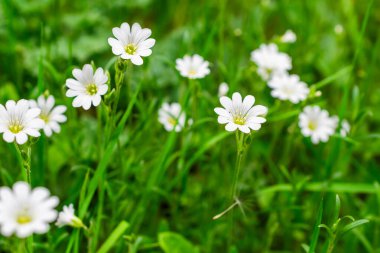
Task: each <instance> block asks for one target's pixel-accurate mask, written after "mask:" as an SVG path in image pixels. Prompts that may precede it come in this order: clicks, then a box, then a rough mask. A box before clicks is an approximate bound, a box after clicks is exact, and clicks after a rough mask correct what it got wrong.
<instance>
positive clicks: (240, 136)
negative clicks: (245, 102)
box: [228, 130, 245, 248]
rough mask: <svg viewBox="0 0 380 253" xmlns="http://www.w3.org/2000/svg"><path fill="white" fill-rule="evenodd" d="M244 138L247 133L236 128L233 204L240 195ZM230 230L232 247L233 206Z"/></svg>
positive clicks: (229, 243)
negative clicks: (239, 182)
mask: <svg viewBox="0 0 380 253" xmlns="http://www.w3.org/2000/svg"><path fill="white" fill-rule="evenodd" d="M244 139H245V135H244V133H242V132H240V131H239V130H236V148H237V152H236V163H235V170H234V176H233V181H232V187H231V195H230V202H231V203H233V204H232V205H234V206H235V205H236V204H235V203H236V199H237V198H238V197H239V190H238V181H239V174H240V167H241V162H242V160H243V155H244V150H245V146H244ZM229 228H230V229H229V230H230V233H231V235H230V236H229V238H228V247H229V248H230V247H231V246H232V243H233V238H234V208H231V214H230V218H229Z"/></svg>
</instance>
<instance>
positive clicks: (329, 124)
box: [299, 106, 338, 144]
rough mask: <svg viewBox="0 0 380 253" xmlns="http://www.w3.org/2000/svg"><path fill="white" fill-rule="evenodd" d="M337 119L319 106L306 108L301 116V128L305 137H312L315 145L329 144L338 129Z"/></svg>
mask: <svg viewBox="0 0 380 253" xmlns="http://www.w3.org/2000/svg"><path fill="white" fill-rule="evenodd" d="M337 123H338V121H337V118H336V117H330V116H329V113H328V112H327V111H326V110H322V109H321V108H320V107H319V106H306V107H305V108H304V109H303V112H302V113H301V114H300V115H299V127H300V128H301V132H302V134H303V135H304V136H305V137H311V141H312V142H313V143H314V144H318V143H319V142H327V141H328V139H329V138H330V136H331V135H333V134H334V132H335V129H336V127H337Z"/></svg>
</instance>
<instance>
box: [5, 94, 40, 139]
mask: <svg viewBox="0 0 380 253" xmlns="http://www.w3.org/2000/svg"><path fill="white" fill-rule="evenodd" d="M40 113H41V110H40V109H38V108H29V102H28V101H27V100H25V99H21V100H19V101H17V102H15V101H13V100H9V101H8V102H7V103H6V104H5V107H4V106H3V105H1V104H0V133H3V139H4V140H5V141H6V142H9V143H10V142H13V141H14V140H15V139H16V142H17V143H18V144H24V143H25V142H26V141H27V140H28V135H30V136H33V137H39V136H40V132H39V130H40V129H41V128H43V126H44V122H43V120H41V119H40V118H38V116H39V115H40Z"/></svg>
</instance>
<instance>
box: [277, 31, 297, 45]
mask: <svg viewBox="0 0 380 253" xmlns="http://www.w3.org/2000/svg"><path fill="white" fill-rule="evenodd" d="M280 40H281V42H282V43H294V42H296V40H297V35H296V34H295V33H294V32H293V31H292V30H287V31H286V32H285V33H284V35H282V36H281V38H280Z"/></svg>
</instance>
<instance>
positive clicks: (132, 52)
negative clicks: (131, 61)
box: [124, 43, 137, 55]
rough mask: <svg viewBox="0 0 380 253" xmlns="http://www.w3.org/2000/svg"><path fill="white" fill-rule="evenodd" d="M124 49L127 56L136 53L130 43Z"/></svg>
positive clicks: (134, 47)
mask: <svg viewBox="0 0 380 253" xmlns="http://www.w3.org/2000/svg"><path fill="white" fill-rule="evenodd" d="M124 49H125V52H127V54H130V55H133V54H135V53H136V51H137V47H136V46H135V45H134V44H132V43H130V44H128V45H127V46H125V48H124Z"/></svg>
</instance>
